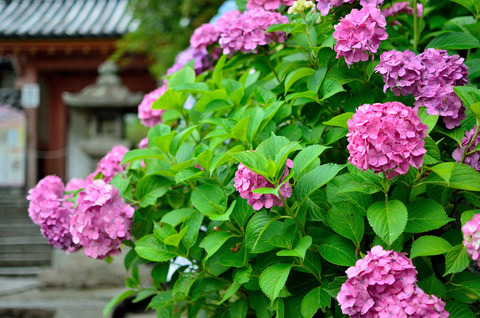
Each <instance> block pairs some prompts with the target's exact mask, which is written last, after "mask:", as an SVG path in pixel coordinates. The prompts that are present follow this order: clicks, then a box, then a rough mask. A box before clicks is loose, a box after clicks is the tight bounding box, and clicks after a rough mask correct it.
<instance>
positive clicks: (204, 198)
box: [191, 184, 227, 216]
mask: <svg viewBox="0 0 480 318" xmlns="http://www.w3.org/2000/svg"><path fill="white" fill-rule="evenodd" d="M191 200H192V204H193V206H194V207H195V208H196V209H197V210H198V211H200V212H202V213H203V214H205V215H208V216H210V215H220V214H223V213H224V212H225V206H226V204H227V198H226V197H225V195H224V194H223V191H222V190H221V189H220V188H219V187H217V186H215V185H211V184H204V185H201V186H198V187H196V188H195V189H194V190H193V192H192V198H191Z"/></svg>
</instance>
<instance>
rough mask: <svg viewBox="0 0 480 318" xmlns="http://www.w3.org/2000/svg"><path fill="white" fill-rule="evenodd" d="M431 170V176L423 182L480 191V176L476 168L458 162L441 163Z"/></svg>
mask: <svg viewBox="0 0 480 318" xmlns="http://www.w3.org/2000/svg"><path fill="white" fill-rule="evenodd" d="M430 169H431V170H432V171H433V172H435V173H434V174H433V173H432V174H430V175H429V176H428V177H427V178H426V179H425V180H423V182H425V183H431V184H437V185H442V186H448V187H450V188H454V189H459V190H467V191H480V174H479V173H478V171H477V170H475V169H474V168H472V167H470V166H468V165H465V164H461V163H456V162H443V163H439V164H437V165H435V166H433V167H430Z"/></svg>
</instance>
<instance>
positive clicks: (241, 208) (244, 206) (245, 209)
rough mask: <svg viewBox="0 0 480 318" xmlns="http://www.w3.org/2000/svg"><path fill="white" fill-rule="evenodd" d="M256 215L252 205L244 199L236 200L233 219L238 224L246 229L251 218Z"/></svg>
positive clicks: (238, 198)
mask: <svg viewBox="0 0 480 318" xmlns="http://www.w3.org/2000/svg"><path fill="white" fill-rule="evenodd" d="M253 213H254V210H253V208H252V206H251V205H249V204H248V203H247V200H245V199H243V198H242V197H237V199H235V206H234V207H233V211H232V217H233V219H234V220H235V222H237V224H238V225H239V226H240V227H241V228H244V227H245V224H246V223H247V221H248V219H249V218H250V216H251V215H252V214H253Z"/></svg>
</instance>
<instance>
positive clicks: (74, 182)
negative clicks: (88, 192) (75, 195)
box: [65, 178, 90, 192]
mask: <svg viewBox="0 0 480 318" xmlns="http://www.w3.org/2000/svg"><path fill="white" fill-rule="evenodd" d="M89 183H90V182H88V181H87V180H84V179H79V178H72V179H70V181H68V183H67V185H66V186H65V191H66V192H71V191H77V190H80V189H83V188H85V187H86V186H87V185H88V184H89Z"/></svg>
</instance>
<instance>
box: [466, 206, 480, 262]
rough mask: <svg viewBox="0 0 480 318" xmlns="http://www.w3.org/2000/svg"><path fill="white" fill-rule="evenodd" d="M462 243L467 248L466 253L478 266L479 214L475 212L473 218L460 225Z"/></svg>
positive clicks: (479, 254) (479, 258)
mask: <svg viewBox="0 0 480 318" xmlns="http://www.w3.org/2000/svg"><path fill="white" fill-rule="evenodd" d="M462 232H463V245H465V247H466V248H467V253H468V255H470V257H471V258H472V259H473V260H474V261H476V262H477V264H478V266H480V214H475V215H474V216H473V218H472V219H471V220H470V221H468V222H467V223H465V225H464V226H462Z"/></svg>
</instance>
